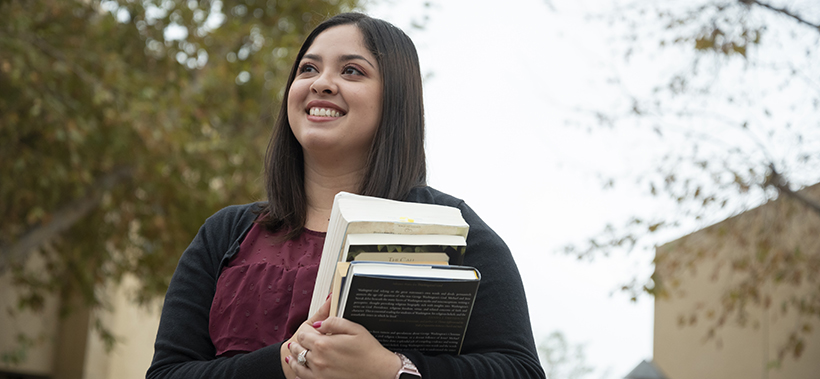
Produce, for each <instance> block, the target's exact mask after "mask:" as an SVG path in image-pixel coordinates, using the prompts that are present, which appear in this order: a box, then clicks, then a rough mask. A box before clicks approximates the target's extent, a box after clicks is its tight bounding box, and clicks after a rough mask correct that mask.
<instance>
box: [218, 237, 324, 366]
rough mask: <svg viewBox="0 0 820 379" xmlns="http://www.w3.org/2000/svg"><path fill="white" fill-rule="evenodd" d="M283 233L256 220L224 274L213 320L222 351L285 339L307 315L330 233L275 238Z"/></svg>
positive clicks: (235, 351) (227, 352) (245, 349)
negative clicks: (292, 237) (320, 261)
mask: <svg viewBox="0 0 820 379" xmlns="http://www.w3.org/2000/svg"><path fill="white" fill-rule="evenodd" d="M282 234H284V232H281V233H275V234H274V233H270V232H268V231H267V230H266V229H265V228H264V227H263V226H260V225H259V224H254V225H253V226H252V227H251V230H250V231H248V235H247V236H245V240H244V241H242V244H240V246H239V252H238V253H237V254H236V256H235V257H233V259H231V261H230V262H229V263H228V266H227V267H225V268H224V269H223V270H222V273H221V274H220V275H219V279H218V280H217V288H216V294H215V295H214V301H213V304H211V312H210V319H209V326H208V331H209V332H210V334H211V341H213V344H214V346H215V347H216V355H217V356H222V355H225V356H232V355H235V354H238V353H244V352H250V351H254V350H257V349H260V348H262V347H265V346H268V345H272V344H274V343H278V342H281V341H284V340H286V339H288V338H290V337H291V336H292V335H293V334H294V333H295V332H296V330H297V329H298V328H299V325H301V324H302V322H304V321H305V320H306V319H307V317H308V314H307V313H308V310H309V309H310V299H311V296H313V285H314V284H315V283H316V273H317V271H318V269H319V260H320V258H321V256H322V246H323V245H324V243H325V233H321V232H314V231H311V230H307V229H305V231H304V232H303V233H302V234H301V235H299V237H297V238H295V239H292V240H289V241H279V242H275V241H278V239H277V238H276V237H278V236H280V235H282Z"/></svg>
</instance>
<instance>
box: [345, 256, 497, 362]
mask: <svg viewBox="0 0 820 379" xmlns="http://www.w3.org/2000/svg"><path fill="white" fill-rule="evenodd" d="M339 267H340V268H341V267H343V266H339ZM480 278H481V276H480V274H479V272H478V271H477V270H476V269H474V268H472V267H464V266H433V265H406V264H391V263H381V262H352V263H350V264H349V268H348V272H347V275H346V276H345V277H344V278H343V279H342V281H343V282H344V283H343V284H342V286H341V293H340V294H339V297H338V299H337V301H338V311H337V315H339V316H341V317H344V318H346V319H348V320H351V321H354V322H356V323H358V324H361V325H362V326H364V327H365V328H367V330H368V331H370V333H371V334H373V336H374V337H375V338H376V339H377V340H379V342H380V343H381V344H382V345H383V346H384V347H385V348H387V349H389V350H393V351H398V350H419V351H421V352H424V353H426V354H431V355H436V354H458V353H459V352H460V351H461V345H462V342H463V341H464V334H465V332H466V330H467V325H468V322H469V319H470V313H471V312H472V309H473V303H474V302H475V296H476V293H477V292H478V285H479V282H480V280H481V279H480Z"/></svg>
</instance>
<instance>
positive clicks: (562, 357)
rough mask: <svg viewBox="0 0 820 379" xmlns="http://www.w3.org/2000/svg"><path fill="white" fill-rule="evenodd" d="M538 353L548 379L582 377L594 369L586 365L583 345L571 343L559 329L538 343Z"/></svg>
mask: <svg viewBox="0 0 820 379" xmlns="http://www.w3.org/2000/svg"><path fill="white" fill-rule="evenodd" d="M538 354H539V356H540V358H541V364H542V365H543V366H544V370H545V371H546V373H547V377H548V378H550V379H582V378H585V377H587V376H588V375H589V374H590V373H592V371H594V370H593V368H592V367H591V366H588V365H587V362H586V353H585V352H584V345H571V344H570V343H569V342H568V341H567V339H566V337H564V334H563V333H561V332H559V331H555V332H552V333H550V335H549V336H548V337H547V339H545V340H544V341H542V342H540V343H539V344H538Z"/></svg>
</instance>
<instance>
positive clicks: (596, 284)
mask: <svg viewBox="0 0 820 379" xmlns="http://www.w3.org/2000/svg"><path fill="white" fill-rule="evenodd" d="M399 3H400V4H399ZM423 3H424V1H419V0H408V1H401V2H399V1H395V2H390V1H382V2H380V4H378V5H377V6H376V7H371V8H370V11H369V13H370V14H371V15H373V16H375V17H380V18H384V19H386V20H388V21H390V22H392V23H394V24H395V25H396V26H399V27H401V28H402V29H404V30H405V31H407V32H408V34H410V36H411V37H412V38H413V40H414V42H415V44H416V47H417V48H418V50H419V55H420V60H421V65H422V71H423V73H425V74H427V78H426V79H425V84H424V85H425V86H424V91H425V111H426V121H427V130H428V137H427V153H428V162H429V163H428V164H429V172H430V177H429V183H430V185H432V186H433V187H436V188H438V189H440V190H442V191H445V192H448V193H450V194H452V195H454V196H456V197H460V198H462V199H464V200H465V201H466V202H467V203H468V204H469V205H470V206H471V207H473V208H474V209H475V210H476V211H477V212H478V214H479V215H480V216H481V217H482V218H483V219H484V220H485V221H486V222H487V223H488V224H489V225H490V226H491V227H493V228H494V229H495V230H496V231H497V232H498V233H499V234H500V235H501V237H502V238H504V239H505V241H506V242H507V244H508V245H509V246H510V247H511V249H512V251H513V254H514V256H515V258H516V261H517V263H518V266H519V270H520V271H521V274H522V276H523V280H524V283H525V286H526V290H527V295H528V298H529V307H530V313H531V316H532V322H533V330H534V333H535V337H536V339H537V340H543V339H544V338H545V337H546V336H547V335H549V333H550V332H552V331H556V330H557V331H561V332H562V333H563V334H564V335H565V336H566V337H567V339H568V340H569V342H570V343H572V344H583V345H584V346H585V352H586V355H587V363H588V364H589V365H591V366H593V367H594V368H595V369H596V371H595V372H594V373H593V374H592V375H590V376H589V377H592V378H599V377H601V378H622V377H623V376H625V375H626V374H627V373H628V372H629V371H630V370H631V369H632V368H634V367H635V366H636V365H637V364H638V363H640V361H641V360H643V359H651V357H652V325H653V324H652V320H653V313H652V312H653V301H652V299H651V298H648V297H643V298H641V299H640V300H639V301H638V302H637V304H636V303H631V302H630V301H629V298H628V296H626V295H624V294H622V293H620V292H619V291H618V288H619V287H620V285H621V284H623V283H625V282H628V281H629V280H631V279H632V278H633V277H634V276H636V275H637V276H639V277H640V278H641V279H644V278H646V277H647V276H648V275H649V274H650V273H651V267H650V262H651V258H652V257H651V255H647V254H641V253H635V254H632V255H630V256H615V257H611V258H601V259H598V260H596V261H594V262H592V263H589V262H579V261H577V260H576V259H574V258H572V257H567V256H564V255H562V254H557V253H555V251H556V250H557V249H558V248H560V247H561V246H563V245H564V244H566V243H569V242H573V241H578V240H580V239H583V238H585V237H590V236H592V235H594V234H595V233H596V232H598V231H600V230H601V229H602V228H603V227H604V226H605V225H606V224H607V223H608V222H613V223H619V221H623V220H626V218H627V217H628V215H630V212H631V211H632V210H634V209H635V208H637V207H644V208H645V207H648V206H651V203H650V202H648V201H647V200H645V199H644V196H643V195H642V194H640V193H638V192H637V191H636V190H635V188H633V187H629V186H626V187H618V188H616V190H614V191H612V190H610V191H606V190H603V189H602V181H601V179H600V176H599V174H600V173H602V172H603V173H607V174H612V173H629V172H630V171H631V170H637V169H639V167H643V166H645V160H646V157H647V156H648V155H645V154H642V153H640V152H638V151H636V150H638V149H636V147H637V146H645V145H646V144H645V142H646V141H645V138H644V137H640V136H629V137H628V138H623V137H621V136H620V135H619V134H616V133H615V132H613V131H608V130H597V131H595V132H593V133H589V132H587V130H586V128H578V127H574V126H572V125H571V123H568V122H567V120H572V119H577V118H578V117H579V114H578V111H577V110H576V109H575V107H574V106H575V105H577V104H586V105H589V106H590V107H592V106H593V105H594V104H595V102H597V101H606V99H605V98H606V97H607V96H612V94H608V93H601V92H600V87H601V86H600V84H601V83H603V82H604V81H606V78H607V76H608V75H609V74H610V73H611V72H610V71H609V69H608V68H607V64H606V60H607V59H611V57H610V56H609V54H608V52H607V49H606V46H605V43H606V40H605V39H604V38H602V37H603V36H604V35H605V34H606V33H608V31H606V30H604V29H601V28H600V27H597V29H596V27H595V26H594V25H592V24H589V23H587V22H586V21H584V17H585V16H586V15H587V14H588V12H589V11H595V10H594V9H592V10H590V9H584V6H585V5H584V4H586V3H588V2H567V3H570V4H556V7H557V8H556V9H553V8H552V7H551V6H550V4H548V3H547V2H545V1H542V0H511V1H504V2H499V1H488V0H439V1H434V2H433V5H432V6H431V7H430V8H429V9H427V10H425V7H424V6H423ZM425 14H426V15H428V16H429V22H427V23H426V25H425V28H424V29H423V30H415V29H413V28H410V27H409V26H410V25H411V22H412V21H413V20H416V21H419V20H423V16H424V15H425Z"/></svg>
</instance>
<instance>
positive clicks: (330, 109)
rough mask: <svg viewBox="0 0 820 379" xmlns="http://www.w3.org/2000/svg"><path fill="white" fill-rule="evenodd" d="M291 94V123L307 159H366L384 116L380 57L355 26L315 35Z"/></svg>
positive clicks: (289, 114) (344, 26) (333, 29)
mask: <svg viewBox="0 0 820 379" xmlns="http://www.w3.org/2000/svg"><path fill="white" fill-rule="evenodd" d="M298 67H299V68H298V71H297V73H296V78H295V79H294V80H293V84H292V85H291V87H290V92H288V121H289V122H290V128H291V130H292V131H293V134H294V135H295V136H296V139H297V140H298V141H299V143H300V144H301V145H302V149H303V151H304V152H305V157H306V158H309V157H319V156H320V155H321V156H324V157H329V158H333V159H342V158H348V157H355V158H357V159H362V158H365V159H366V157H367V153H368V151H369V149H370V145H371V142H372V140H373V136H374V135H375V134H376V129H378V125H379V121H380V120H381V113H382V109H381V107H382V80H381V76H380V74H379V67H378V65H377V63H376V58H375V57H374V56H373V55H372V54H370V52H369V51H368V50H367V48H366V47H365V46H364V38H363V37H362V33H361V32H360V31H359V28H358V27H357V26H355V25H339V26H334V27H332V28H329V29H327V30H325V31H324V32H322V33H321V34H319V35H318V36H316V39H314V40H313V44H312V45H311V46H310V48H308V50H307V51H306V52H305V55H304V57H303V58H302V60H301V61H300V62H299V66H298Z"/></svg>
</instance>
